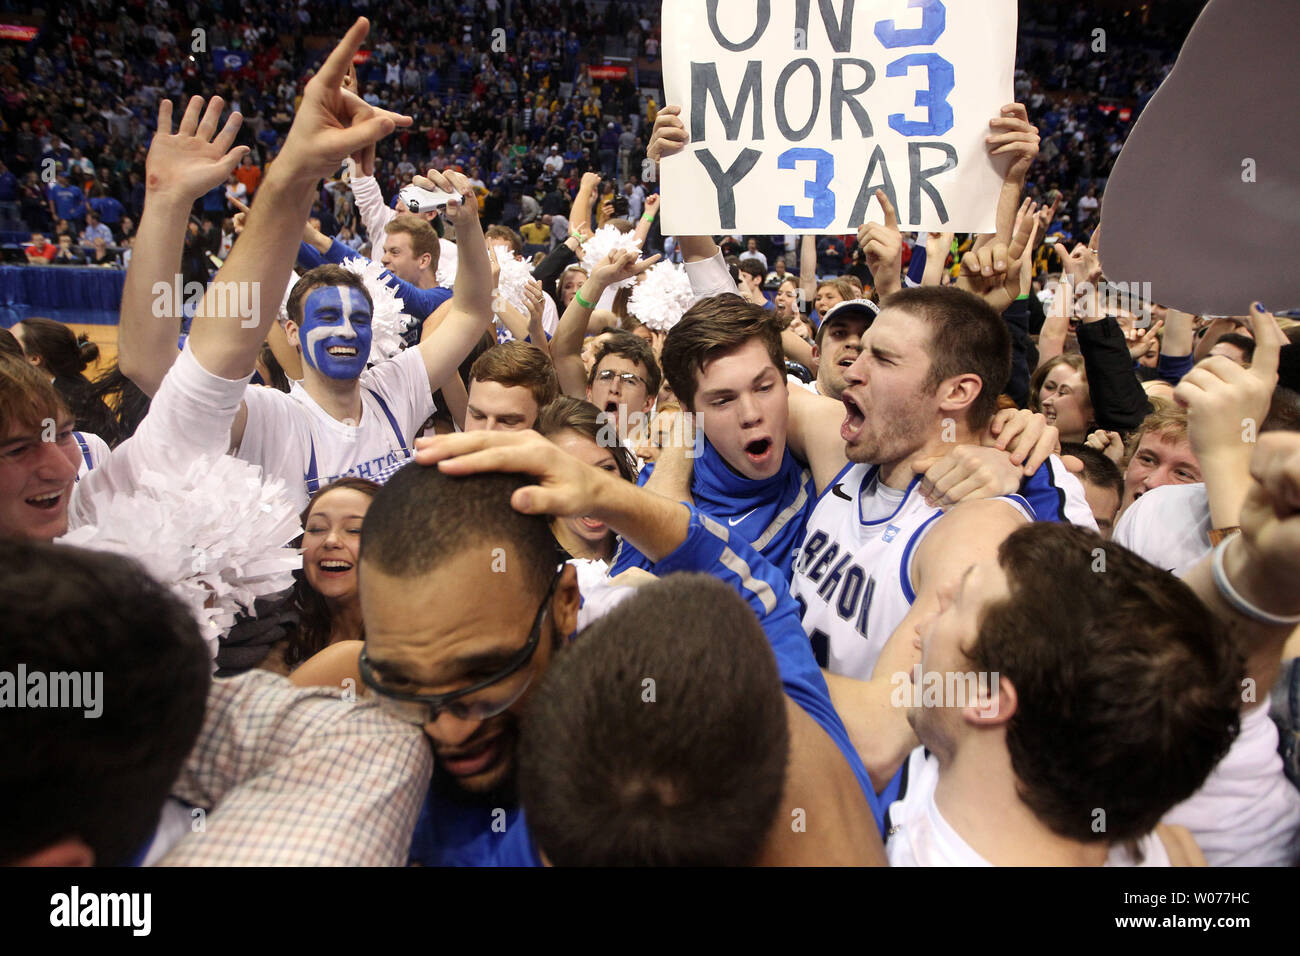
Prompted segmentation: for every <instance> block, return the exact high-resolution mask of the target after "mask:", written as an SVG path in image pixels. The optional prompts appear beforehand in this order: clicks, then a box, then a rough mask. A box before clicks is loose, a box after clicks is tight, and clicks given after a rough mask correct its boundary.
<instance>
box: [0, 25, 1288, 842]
mask: <svg viewBox="0 0 1300 956" xmlns="http://www.w3.org/2000/svg"><path fill="white" fill-rule="evenodd" d="M360 9H361V10H362V11H363V12H364V11H365V9H366V8H365V6H364V5H361V7H360ZM196 12H197V5H191V6H190V7H189V8H187V9H186V10H184V11H182V10H174V9H172V8H170V7H169V6H167V5H165V4H153V5H149V6H145V5H132V4H128V5H127V6H126V7H125V8H118V9H113V10H110V8H109V7H108V6H107V5H106V4H93V3H92V4H84V5H82V6H81V7H80V8H79V9H69V10H65V11H64V12H63V13H61V14H60V17H61V18H62V19H61V20H60V22H59V24H58V29H57V30H55V29H50V30H48V31H46V32H45V33H44V34H43V35H42V39H41V40H40V41H38V42H37V43H36V44H35V45H33V46H32V47H30V48H29V49H27V50H26V51H25V52H24V53H22V54H14V52H13V48H10V49H9V51H8V52H9V53H10V54H11V56H10V57H9V59H8V61H7V62H5V63H4V64H3V65H0V69H4V70H5V71H6V74H7V79H8V80H11V81H12V83H11V84H10V85H8V86H6V94H5V105H4V112H3V118H4V121H5V123H6V126H7V130H6V132H7V134H12V135H6V138H5V147H4V148H5V150H6V155H5V157H4V159H5V163H6V168H5V169H4V170H3V171H0V190H2V189H4V188H6V187H9V188H11V190H12V192H11V193H9V194H5V193H2V192H0V201H3V202H9V203H14V202H16V203H18V210H19V215H20V216H21V217H22V219H23V225H24V227H29V228H30V229H31V230H32V231H40V232H41V233H42V235H41V236H40V237H34V238H33V241H32V242H31V243H30V244H29V245H28V246H27V247H26V257H27V258H28V260H29V261H32V262H33V263H36V262H39V261H46V262H56V261H69V257H71V256H73V255H82V256H84V255H85V252H84V250H83V251H82V252H80V253H75V252H73V251H71V250H72V247H74V246H77V245H81V246H85V245H86V244H87V243H86V242H84V241H83V242H78V241H77V240H78V239H85V237H87V236H88V237H89V243H88V244H89V246H90V247H91V249H92V252H91V255H92V256H98V257H99V258H101V259H102V258H103V257H104V256H106V255H108V254H109V253H108V252H107V250H108V249H109V248H110V247H113V246H115V247H117V248H120V249H122V250H123V251H124V252H127V251H129V252H130V253H131V254H130V256H129V259H128V263H129V268H128V269H127V271H126V275H125V288H124V293H123V299H122V308H121V316H120V324H119V327H118V350H119V356H118V365H117V366H116V367H115V368H113V369H111V370H110V371H109V372H108V373H107V374H105V375H103V376H101V377H100V378H98V379H97V380H96V381H94V382H91V381H89V380H88V379H87V378H86V376H85V374H84V373H85V370H86V369H87V368H88V366H89V363H91V362H93V361H94V359H95V358H96V352H95V347H94V346H93V345H92V344H90V343H88V342H86V341H85V340H84V338H83V339H78V337H77V336H75V335H74V334H73V332H72V330H71V329H69V328H67V327H66V326H63V325H61V324H60V323H57V322H52V321H50V320H48V319H40V318H29V319H26V320H24V321H23V322H20V323H19V324H18V325H16V326H15V327H14V329H13V331H12V334H10V333H2V334H0V563H3V564H4V565H5V566H6V567H7V568H13V569H15V571H14V572H13V573H12V574H9V575H7V576H6V578H5V579H4V580H3V582H0V614H3V615H4V616H5V618H6V620H7V621H9V622H11V625H10V627H9V630H10V631H11V633H12V638H10V639H9V640H8V641H7V643H6V646H5V656H4V658H3V661H0V670H4V669H8V671H16V669H17V666H18V663H19V662H22V667H23V668H25V669H26V671H27V672H31V673H37V672H39V673H42V674H44V673H50V674H55V673H73V672H75V673H87V674H94V673H99V674H102V677H103V681H104V683H105V685H106V693H105V696H104V700H105V701H106V702H105V705H104V707H103V709H102V713H101V714H97V715H96V716H95V720H96V721H97V723H96V724H95V725H94V735H93V746H92V744H91V743H90V738H88V737H87V732H86V731H85V729H84V728H85V724H84V723H83V720H84V719H85V717H84V716H83V714H82V713H81V711H79V710H75V709H70V708H67V707H64V708H62V709H60V708H59V706H58V705H55V706H54V707H49V708H46V707H38V706H29V707H25V708H24V709H20V710H15V711H5V725H4V733H3V734H0V741H3V746H4V747H5V748H6V750H13V751H15V752H17V750H18V748H23V749H24V750H25V751H30V752H36V753H39V754H41V755H42V760H41V761H40V762H39V763H40V766H34V765H33V762H32V761H23V760H19V759H17V758H14V759H7V760H5V766H6V767H7V768H9V769H8V770H7V771H6V776H5V778H4V780H3V785H4V787H5V790H6V793H7V794H10V795H11V800H12V802H13V803H14V806H15V808H16V809H15V812H14V813H13V814H12V818H13V820H18V821H22V823H21V827H20V826H16V825H8V826H5V827H0V863H12V862H42V863H54V864H61V865H68V864H74V863H109V864H122V863H128V862H143V863H149V864H152V863H163V864H214V865H216V864H304V863H309V864H319V863H337V864H389V865H392V864H397V865H402V864H407V863H414V864H421V865H521V866H525V865H527V866H531V865H542V864H544V863H552V864H557V865H583V864H586V865H614V864H641V865H654V864H659V865H689V864H705V865H736V864H753V863H763V864H786V865H790V864H795V865H798V864H822V865H824V864H835V863H846V864H857V865H867V864H885V863H888V864H891V865H978V864H989V863H992V864H998V865H1024V864H1057V865H1147V866H1152V865H1193V864H1198V863H1205V862H1208V863H1210V864H1211V865H1237V864H1255V865H1260V864H1266V865H1291V864H1294V863H1295V862H1296V861H1297V859H1300V792H1297V786H1298V784H1300V772H1298V771H1300V765H1298V763H1297V758H1296V741H1297V740H1298V739H1300V737H1298V736H1297V727H1296V721H1295V720H1294V712H1295V704H1294V701H1295V699H1296V694H1297V692H1298V690H1297V687H1296V684H1297V682H1298V681H1300V674H1298V673H1297V670H1296V668H1295V667H1294V660H1295V657H1296V650H1297V648H1296V646H1295V640H1294V635H1293V631H1294V630H1295V627H1296V625H1297V624H1300V597H1298V596H1297V592H1296V590H1295V588H1294V581H1295V579H1296V575H1297V573H1300V495H1298V494H1297V489H1300V354H1298V353H1300V330H1298V327H1297V326H1296V325H1295V324H1294V323H1293V322H1291V321H1290V320H1289V319H1287V318H1285V317H1283V318H1281V319H1279V318H1278V317H1276V316H1275V315H1274V314H1273V313H1270V312H1269V311H1267V310H1265V308H1264V307H1263V306H1262V305H1260V304H1259V303H1257V302H1253V301H1251V300H1250V299H1249V290H1245V291H1243V302H1242V311H1241V314H1240V315H1237V316H1199V315H1193V314H1190V313H1186V312H1182V311H1179V310H1177V309H1173V308H1168V307H1165V306H1163V305H1161V304H1159V303H1156V302H1151V301H1147V300H1145V299H1143V298H1141V296H1140V295H1137V294H1135V293H1134V291H1133V290H1132V289H1129V288H1127V287H1125V288H1119V287H1116V286H1110V285H1108V284H1107V282H1106V276H1105V271H1104V268H1103V264H1102V263H1101V262H1100V260H1099V258H1098V250H1097V241H1096V239H1097V232H1096V230H1097V225H1098V220H1099V216H1100V198H1101V196H1102V194H1103V192H1104V190H1105V187H1106V180H1107V174H1108V171H1109V169H1110V167H1111V164H1112V162H1113V160H1114V157H1115V155H1117V153H1118V152H1119V149H1120V148H1121V146H1122V144H1123V140H1124V137H1125V135H1126V134H1127V131H1128V129H1129V128H1130V127H1131V125H1132V122H1133V119H1134V117H1135V115H1136V113H1137V112H1138V111H1140V109H1142V108H1143V107H1144V106H1145V105H1146V101H1147V100H1148V99H1149V94H1150V92H1151V91H1152V90H1153V89H1154V88H1155V86H1156V85H1158V83H1159V82H1160V79H1161V78H1162V75H1163V73H1164V72H1165V71H1166V70H1167V69H1168V67H1169V64H1170V63H1171V62H1172V59H1173V56H1174V55H1175V53H1176V45H1177V43H1178V42H1179V41H1180V40H1181V38H1182V36H1183V35H1185V32H1186V26H1187V24H1185V23H1179V22H1176V21H1171V22H1167V23H1162V24H1157V25H1155V26H1152V25H1150V24H1144V30H1143V33H1142V37H1143V40H1144V44H1149V45H1144V46H1143V47H1141V48H1138V47H1136V46H1134V45H1132V44H1130V45H1128V46H1126V47H1125V48H1124V49H1123V52H1117V54H1116V55H1115V56H1114V57H1113V58H1108V59H1104V60H1102V59H1100V58H1098V57H1097V56H1095V55H1094V53H1093V52H1090V51H1091V47H1090V46H1089V44H1091V43H1093V42H1095V37H1094V36H1093V34H1092V32H1091V31H1092V29H1093V28H1094V26H1093V21H1092V20H1087V19H1085V18H1083V17H1082V16H1081V15H1080V14H1079V13H1078V12H1076V11H1075V10H1074V9H1073V8H1072V7H1070V6H1068V5H1066V4H1044V5H1041V6H1039V7H1036V8H1035V11H1034V15H1033V16H1032V17H1027V18H1026V19H1025V21H1024V23H1023V24H1022V31H1023V33H1024V37H1023V40H1024V42H1022V43H1021V45H1020V70H1019V71H1018V72H1017V79H1016V93H1017V101H1016V102H1014V103H1011V104H1007V105H1006V106H1005V107H1003V108H1002V110H1001V111H1000V113H999V115H998V116H996V117H991V118H990V122H989V127H990V142H989V150H990V153H991V154H992V155H994V156H996V157H1002V158H1004V159H1003V162H1004V164H1005V173H1004V180H1003V183H1002V188H1001V190H1000V192H999V196H998V200H997V231H996V233H995V234H991V235H982V236H974V235H954V234H941V233H929V234H919V235H914V234H904V233H902V232H901V231H900V230H899V229H898V227H897V225H896V224H894V219H893V218H892V217H889V216H888V214H889V212H890V211H891V210H890V208H889V207H888V199H887V197H885V196H884V193H883V192H882V193H878V194H877V198H878V199H880V201H881V204H882V206H884V207H885V208H886V213H887V218H886V221H885V222H884V223H868V224H866V225H864V226H863V227H862V228H861V229H860V230H859V232H858V234H857V235H851V236H820V237H818V236H805V237H803V238H801V239H798V240H797V241H796V238H795V237H793V236H790V237H786V236H747V235H743V234H738V235H723V236H720V237H713V236H668V237H662V236H660V235H659V233H658V231H657V227H658V213H659V197H658V195H657V194H656V192H655V189H654V185H655V182H656V177H657V164H658V162H659V161H660V160H661V159H663V158H664V157H665V156H668V155H671V154H673V153H674V152H676V151H678V150H680V149H682V148H683V147H684V146H685V145H686V143H687V142H688V140H689V136H688V135H687V131H686V129H685V126H684V124H683V122H682V120H681V118H680V107H679V105H678V104H664V103H660V102H657V101H656V96H655V95H653V94H651V93H648V92H646V90H645V89H644V88H642V87H641V86H638V85H637V84H636V82H635V80H634V79H631V80H626V81H619V82H610V81H603V82H601V81H594V80H592V79H591V78H590V75H589V74H588V73H584V71H583V67H584V65H587V64H592V63H596V62H597V61H598V60H600V59H602V58H603V57H604V56H605V55H606V54H607V53H609V51H610V50H611V49H612V47H613V46H615V45H617V47H618V48H619V49H621V50H624V51H627V52H628V53H629V54H630V55H631V56H632V57H633V60H634V69H633V72H632V75H633V77H635V76H636V71H637V69H642V70H649V69H650V68H651V66H652V64H653V63H654V62H655V61H656V57H657V52H658V48H657V36H658V24H657V23H655V22H654V20H653V19H652V18H653V17H655V16H657V13H656V12H655V11H654V10H653V9H652V8H651V7H649V6H648V5H647V6H646V7H645V8H644V9H642V8H639V7H637V6H635V5H629V4H619V3H608V4H603V5H597V4H588V5H584V4H581V3H578V4H570V3H539V2H534V3H530V4H527V3H522V2H516V3H513V4H505V3H504V2H503V0H502V2H498V0H487V2H485V3H481V4H476V5H473V6H471V5H469V4H465V5H462V6H461V7H459V8H456V7H453V5H451V4H446V3H444V4H433V5H431V6H429V7H428V8H426V7H422V6H421V7H417V5H415V4H396V5H392V4H390V5H387V6H385V7H384V8H383V9H382V10H381V9H376V10H374V11H371V12H373V14H374V22H373V23H370V24H366V23H363V22H357V23H355V24H354V23H353V22H352V20H351V16H352V12H351V11H348V12H346V13H345V11H344V10H343V9H342V8H334V7H324V8H322V9H319V10H316V9H311V10H309V9H308V7H307V5H306V4H305V3H300V4H299V5H298V6H297V7H292V6H280V7H277V8H275V9H273V10H270V11H265V12H260V11H259V12H254V13H248V12H244V11H242V10H240V11H236V10H234V9H233V5H226V7H224V8H223V9H221V10H218V11H216V12H215V13H214V14H213V16H212V18H211V21H210V23H205V24H204V26H203V29H204V30H205V31H206V33H205V43H206V45H207V47H208V50H209V52H210V51H213V50H222V51H231V50H234V51H238V52H239V53H241V55H246V59H242V58H241V59H240V63H242V64H243V65H242V66H240V67H239V69H238V70H237V71H236V72H235V74H234V75H230V74H222V75H220V76H217V75H213V74H212V72H211V69H210V61H209V60H204V59H202V58H201V57H199V56H198V55H195V57H194V59H190V56H189V54H187V53H185V52H184V48H185V45H186V43H187V40H186V37H192V30H193V28H194V25H195V24H197V23H199V22H200V20H199V18H198V17H196V15H195V14H196ZM87 24H94V25H95V29H93V30H90V29H88V28H87V27H86V25H87ZM1147 26H1152V28H1151V29H1149V30H1148V29H1146V27H1147ZM1096 29H1101V30H1102V31H1103V33H1105V34H1106V35H1107V36H1109V38H1110V39H1109V42H1111V43H1117V40H1118V38H1119V37H1120V36H1131V35H1133V34H1132V33H1131V32H1128V33H1126V23H1125V22H1124V20H1123V18H1122V17H1119V16H1118V15H1117V17H1116V18H1115V19H1110V18H1107V17H1100V18H1097V21H1096ZM82 30H84V31H85V32H86V34H88V35H83V33H82V32H78V31H82ZM497 30H502V31H504V33H503V34H499V35H497V36H502V37H504V39H503V40H502V47H501V49H494V47H493V43H494V31H497ZM330 33H332V34H333V35H334V38H333V39H332V40H331V41H330V42H329V43H327V44H324V45H321V46H317V45H316V44H315V42H314V41H313V40H312V39H311V38H312V37H313V36H317V35H326V34H330ZM434 35H438V36H443V37H449V38H450V39H449V40H447V41H445V42H439V43H423V42H411V41H409V40H407V41H406V42H404V43H397V42H395V41H394V40H393V39H392V38H394V37H403V38H409V37H412V36H434ZM338 37H342V38H343V39H342V40H341V41H338V40H337V38H338ZM336 42H337V45H335V43H336ZM359 51H364V52H366V53H367V54H368V55H366V56H365V57H364V58H362V57H358V56H357V54H358V52H359ZM358 61H359V62H358ZM105 103H107V104H109V105H107V106H104V105H103V104H105ZM92 104H94V105H93V106H92ZM1103 107H1104V108H1103ZM236 114H238V115H236ZM50 159H53V160H54V164H53V169H54V172H55V177H54V181H53V183H51V182H49V181H48V180H47V179H43V178H42V175H41V172H40V170H41V168H42V164H43V163H44V162H45V161H47V160H50ZM3 177H8V178H3ZM83 183H84V185H83ZM431 194H432V195H434V196H436V195H438V194H450V196H451V198H447V197H446V195H444V196H443V199H441V200H436V201H434V200H430V199H429V197H430V195H431ZM6 195H8V196H10V197H11V198H7V199H6V198H5V196H6ZM11 211H12V210H11ZM45 232H48V233H49V234H50V235H51V236H52V237H53V238H54V239H55V241H54V242H52V243H48V244H46V243H45V242H43V241H38V239H44V233H45ZM106 233H107V234H106ZM48 248H53V250H54V251H53V252H50V253H49V254H47V249H48ZM60 256H63V257H64V258H63V259H62V260H60V258H59V257H60ZM678 263H680V265H678ZM214 270H215V271H214ZM160 283H161V285H162V287H163V288H164V289H171V288H172V287H173V286H174V287H175V288H176V292H175V295H174V297H173V296H172V294H171V293H170V292H168V294H167V295H165V296H163V297H162V298H161V299H160V297H159V296H158V293H157V289H158V287H159V284H160ZM191 285H193V286H194V288H195V293H194V295H193V296H191V295H190V293H189V292H188V291H187V290H188V289H189V287H190V286H191ZM182 298H187V299H188V301H187V302H185V303H184V304H182V302H181V299H182ZM178 335H179V336H180V342H179V348H178ZM55 542H57V543H55ZM106 551H107V552H113V556H112V557H111V558H110V557H105V555H104V553H103V552H106ZM123 555H129V556H131V558H133V559H135V561H138V562H140V563H139V565H137V564H136V563H134V561H129V560H128V559H127V558H126V557H123ZM32 595H43V596H44V597H43V598H42V599H41V600H32ZM936 681H937V683H936ZM0 699H3V698H0ZM340 701H342V702H344V703H346V704H347V706H340ZM14 714H16V715H17V716H16V717H11V715H14ZM267 727H273V728H275V729H274V731H273V732H263V730H264V728H267ZM5 756H6V757H9V756H11V755H10V754H9V753H6V754H5ZM74 784H75V790H76V798H75V799H73V798H72V797H71V796H70V793H71V792H72V790H73V785H74ZM196 810H197V811H201V812H202V813H203V814H205V815H206V816H205V820H206V825H205V826H204V827H202V828H198V829H196V828H194V827H192V826H191V825H190V821H191V819H192V816H193V814H194V812H195V811H196Z"/></svg>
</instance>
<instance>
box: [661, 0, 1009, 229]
mask: <svg viewBox="0 0 1300 956" xmlns="http://www.w3.org/2000/svg"><path fill="white" fill-rule="evenodd" d="M663 32H664V43H663V54H664V91H665V93H666V94H667V98H668V102H669V103H672V104H675V105H679V106H680V107H681V108H682V121H683V122H684V124H685V126H686V130H687V132H688V133H689V134H690V138H691V141H690V143H689V145H688V146H687V147H686V149H684V150H683V151H682V152H680V153H678V154H677V155H675V156H672V157H668V158H666V159H665V160H664V161H663V163H662V164H661V176H662V180H663V181H662V186H661V188H662V192H663V196H664V214H663V215H664V230H665V231H666V232H671V233H674V234H676V235H703V234H716V233H718V232H739V233H759V234H784V233H809V232H811V233H835V234H843V233H851V232H856V231H857V228H858V226H860V225H862V224H863V223H864V222H867V221H877V222H878V221H881V220H882V219H883V218H884V217H883V213H882V212H881V209H880V204H879V202H878V201H877V200H876V199H875V191H876V189H881V190H883V191H884V192H885V194H886V195H888V196H889V198H890V201H891V202H892V203H893V204H894V207H895V208H896V209H897V210H898V216H899V223H900V226H901V227H902V228H903V229H932V230H940V229H941V230H943V231H955V232H993V231H994V219H995V211H996V207H997V196H998V189H999V187H1000V186H1001V183H1002V172H1001V170H1002V168H1003V167H1004V166H1005V163H1006V160H1004V159H1003V158H999V160H998V161H996V162H995V161H994V160H992V159H990V158H989V155H988V152H987V150H986V147H985V143H984V139H985V137H986V136H988V135H989V132H990V130H989V126H988V123H989V120H990V119H992V118H993V117H995V116H997V115H998V111H999V110H1000V109H1001V108H1002V107H1003V106H1004V105H1005V104H1007V103H1009V102H1011V100H1012V98H1013V90H1012V70H1013V68H1014V65H1015V51H1016V3H1015V0H979V2H978V3H976V2H971V0H727V2H726V3H722V2H720V0H664V4H663Z"/></svg>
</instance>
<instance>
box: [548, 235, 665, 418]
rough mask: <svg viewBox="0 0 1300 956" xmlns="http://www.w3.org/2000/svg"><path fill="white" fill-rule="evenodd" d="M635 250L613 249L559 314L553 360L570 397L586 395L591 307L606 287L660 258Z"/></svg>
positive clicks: (561, 383)
mask: <svg viewBox="0 0 1300 956" xmlns="http://www.w3.org/2000/svg"><path fill="white" fill-rule="evenodd" d="M639 255H640V253H639V252H637V251H636V250H635V249H628V250H625V251H623V252H619V251H614V252H611V253H610V254H609V255H608V256H606V257H605V259H604V260H603V261H602V262H601V263H600V264H599V265H597V266H596V267H595V268H594V269H592V270H591V275H589V276H588V277H587V281H586V282H584V283H583V284H582V288H581V289H579V290H578V294H577V295H575V296H574V297H573V300H572V301H571V302H570V303H569V307H568V308H567V309H565V310H564V315H562V316H560V324H559V325H558V326H557V327H556V329H555V335H554V336H553V337H552V338H551V361H552V362H554V363H555V373H556V375H557V376H558V377H559V379H560V390H561V391H563V392H564V394H565V395H568V396H569V397H570V398H586V397H587V370H586V366H584V365H583V362H582V340H583V339H584V338H585V337H586V332H587V323H588V321H589V320H590V318H591V312H592V309H593V308H594V307H595V304H596V303H597V302H598V301H600V297H601V295H603V294H604V292H605V290H606V289H607V288H609V287H610V286H611V285H613V284H614V283H616V282H621V281H623V280H624V279H628V278H631V277H632V276H638V275H640V274H641V273H643V272H645V271H646V270H647V269H649V268H650V267H651V266H652V265H654V264H655V263H656V262H658V261H659V256H657V255H655V256H651V257H650V258H648V259H638V258H637V256H639Z"/></svg>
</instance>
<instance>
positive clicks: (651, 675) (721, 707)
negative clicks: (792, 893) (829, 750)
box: [519, 574, 789, 866]
mask: <svg viewBox="0 0 1300 956" xmlns="http://www.w3.org/2000/svg"><path fill="white" fill-rule="evenodd" d="M651 682H652V683H651ZM788 751H789V727H788V725H787V719H786V711H785V697H784V695H783V693H782V688H781V677H780V674H779V673H778V671H777V667H776V660H775V659H774V657H773V656H772V650H771V647H770V646H769V644H768V641H767V638H766V636H765V635H764V633H763V629H762V627H761V626H760V625H759V623H758V620H757V619H756V618H755V617H754V614H753V612H752V611H751V610H750V609H749V607H748V606H747V605H746V604H745V602H744V600H743V599H742V598H741V597H740V596H739V595H738V594H737V593H736V592H735V591H734V590H733V589H732V588H730V587H728V586H727V585H726V584H723V583H722V582H721V581H719V580H718V579H717V578H714V577H712V576H710V575H706V574H673V575H669V576H668V577H666V578H664V579H663V580H661V581H657V582H655V583H653V584H649V585H646V586H645V587H642V588H639V589H637V592H636V593H635V594H634V595H633V596H632V597H630V598H628V599H627V600H626V601H624V602H623V603H621V604H619V605H618V606H617V607H616V608H615V609H614V610H612V611H610V612H609V613H608V614H606V615H605V616H603V617H601V618H599V619H598V620H597V621H596V622H595V623H594V624H592V625H591V626H590V627H588V628H587V629H586V630H584V631H583V632H582V633H581V634H580V635H579V637H578V640H577V641H576V642H574V644H573V645H572V646H570V647H569V648H568V649H567V650H566V651H565V652H564V653H562V654H559V655H557V656H556V657H555V658H554V660H553V661H552V663H551V665H550V667H549V668H548V669H547V673H546V675H545V676H544V677H543V678H542V681H541V683H540V684H539V686H538V688H537V691H536V692H535V693H534V695H533V698H532V700H531V701H530V702H529V705H528V710H527V713H526V715H525V718H524V721H523V727H522V737H521V740H520V744H519V787H520V796H521V799H522V802H523V806H524V808H525V812H526V814H527V816H528V823H529V826H530V827H531V828H532V832H533V834H534V835H535V836H536V839H537V844H538V846H539V848H540V849H541V850H542V851H543V852H544V853H545V854H546V855H547V857H548V858H549V859H550V860H551V862H553V863H554V864H556V865H557V866H692V865H694V866H743V865H746V864H750V863H753V862H754V861H755V859H756V858H757V857H758V855H759V853H760V852H761V851H762V848H763V844H764V840H765V838H766V835H767V832H768V831H769V830H770V829H771V826H772V822H773V819H774V818H775V816H776V814H777V810H778V807H779V805H780V798H781V793H782V791H783V789H784V786H785V767H786V758H787V755H788Z"/></svg>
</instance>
